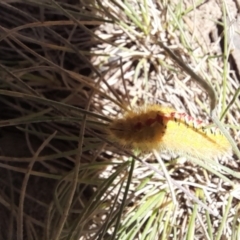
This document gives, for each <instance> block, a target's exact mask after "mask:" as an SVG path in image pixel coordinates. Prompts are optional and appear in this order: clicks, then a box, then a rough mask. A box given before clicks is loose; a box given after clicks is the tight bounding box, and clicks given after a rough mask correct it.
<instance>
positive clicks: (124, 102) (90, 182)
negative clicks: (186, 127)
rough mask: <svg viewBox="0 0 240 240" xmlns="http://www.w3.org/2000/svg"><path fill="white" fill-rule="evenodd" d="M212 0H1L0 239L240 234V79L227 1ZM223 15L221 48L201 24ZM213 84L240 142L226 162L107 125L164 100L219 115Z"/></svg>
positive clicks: (226, 123)
mask: <svg viewBox="0 0 240 240" xmlns="http://www.w3.org/2000/svg"><path fill="white" fill-rule="evenodd" d="M66 2H68V3H66ZM208 4H210V5H209V6H211V8H212V9H215V10H216V11H215V12H216V15H209V14H208V13H207V12H206V11H207V10H206V9H205V10H204V8H206V3H204V2H203V1H199V2H194V4H193V3H191V2H190V3H184V2H182V1H180V2H179V1H176V2H174V1H144V0H142V1H131V0H129V1H107V0H106V1H105V0H102V1H98V0H96V1H81V4H79V2H78V1H70V0H69V1H41V2H40V1H34V0H31V1H29V0H27V1H25V2H22V1H17V0H16V1H4V2H3V1H2V2H0V12H1V14H0V33H1V34H0V40H1V45H0V55H1V58H0V84H1V89H0V94H1V95H0V102H1V104H0V108H1V113H2V114H1V121H0V126H1V127H2V130H1V132H2V138H1V139H0V147H1V156H0V176H1V177H0V186H1V187H0V212H1V216H3V217H1V218H0V226H1V231H0V234H1V235H0V239H18V240H23V239H46V240H47V239H49V240H50V239H51V240H53V239H54V240H58V239H144V240H145V239H149V240H150V239H224V238H226V239H239V236H240V224H239V216H238V212H239V178H240V176H239V173H238V170H237V169H239V156H240V154H239V150H238V149H237V146H236V144H238V143H239V134H240V128H239V120H240V114H239V113H240V111H239V109H240V103H239V100H238V97H239V92H240V91H239V82H238V80H237V78H236V77H235V74H234V71H233V70H232V69H230V65H229V62H228V56H229V55H230V54H231V49H232V45H231V44H228V41H229V40H231V39H228V38H227V37H228V29H229V25H228V24H227V21H225V20H226V19H227V18H229V17H230V15H229V10H228V8H226V6H227V5H225V2H222V3H215V1H209V3H208ZM209 6H208V7H209ZM207 9H208V8H207ZM204 13H205V15H204ZM200 19H201V23H199V22H200ZM219 19H221V22H220V20H219ZM217 21H219V24H221V25H222V27H223V29H224V32H223V34H222V35H221V36H222V37H223V39H224V41H223V43H224V44H223V48H222V49H221V48H220V47H219V46H220V45H219V42H220V37H219V38H217V40H216V41H213V42H211V41H210V40H209V38H207V36H208V34H209V32H207V31H206V32H204V31H202V30H203V27H202V25H201V24H203V25H204V26H210V25H212V26H214V24H215V23H216V22H217ZM204 84H205V85H204ZM206 84H207V85H206ZM203 85H204V86H203ZM202 86H203V88H202ZM213 90H214V92H215V95H214V94H213ZM215 96H216V102H217V107H216V108H215V111H214V113H215V114H216V116H215V115H214V116H213V117H212V120H213V122H214V123H215V124H217V125H218V127H219V128H220V129H221V130H222V131H223V132H224V134H226V135H228V136H227V137H228V138H229V140H230V141H231V143H232V145H233V148H234V150H235V154H234V155H233V156H229V157H226V158H223V159H219V161H214V160H212V159H208V156H207V153H206V161H205V162H201V161H199V160H196V159H193V158H189V157H187V158H185V157H186V156H183V157H178V156H169V155H168V154H166V153H158V152H155V153H154V154H152V153H149V154H139V153H138V152H136V151H134V152H133V153H132V152H130V150H127V149H125V148H122V147H121V146H118V145H117V144H116V143H112V142H111V141H110V140H109V138H108V136H107V134H106V131H105V130H106V127H107V125H108V123H109V122H110V121H111V118H114V117H116V116H119V115H120V114H121V113H123V112H124V110H126V108H130V107H132V108H135V107H136V106H138V105H142V104H146V103H153V102H158V103H160V104H163V105H166V106H173V107H174V108H175V109H177V110H184V111H186V112H187V113H188V114H189V115H191V116H192V117H195V118H201V119H204V120H205V121H206V122H208V121H211V117H210V114H211V113H212V112H211V108H212V109H213V108H214V107H215V104H216V102H215ZM210 105H211V107H210ZM218 119H221V120H222V122H219V121H218ZM229 133H230V134H231V136H232V138H233V139H231V138H230V135H229ZM186 160H187V161H186Z"/></svg>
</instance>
